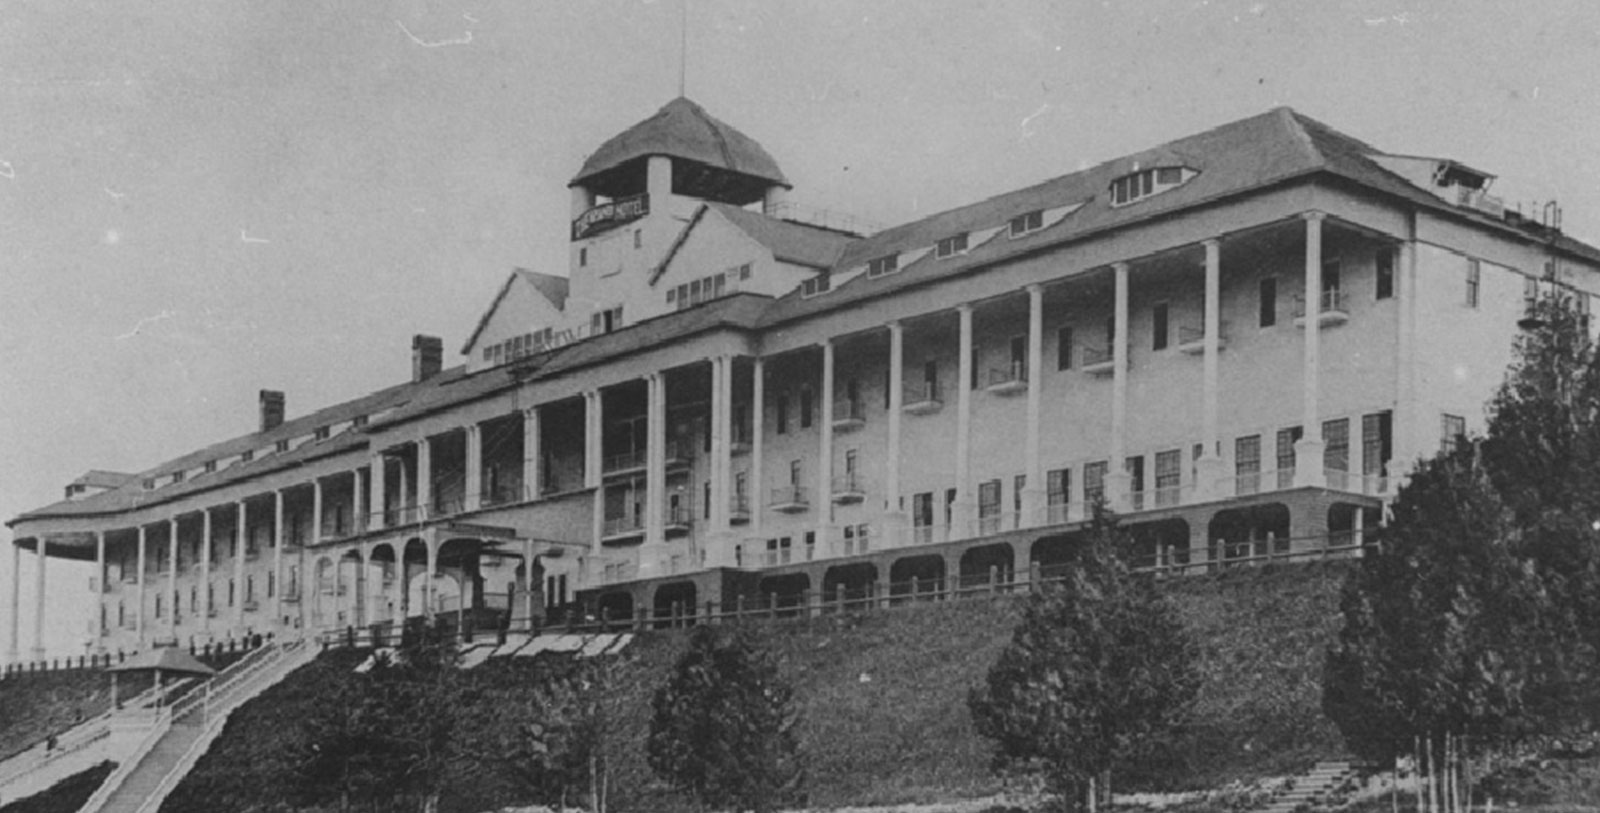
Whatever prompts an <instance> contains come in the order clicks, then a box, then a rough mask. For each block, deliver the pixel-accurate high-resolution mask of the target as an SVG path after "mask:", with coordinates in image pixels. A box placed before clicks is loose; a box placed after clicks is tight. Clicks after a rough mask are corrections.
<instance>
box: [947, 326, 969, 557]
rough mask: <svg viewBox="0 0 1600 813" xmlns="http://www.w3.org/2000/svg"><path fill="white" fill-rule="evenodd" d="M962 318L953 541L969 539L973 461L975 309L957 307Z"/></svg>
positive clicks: (958, 374)
mask: <svg viewBox="0 0 1600 813" xmlns="http://www.w3.org/2000/svg"><path fill="white" fill-rule="evenodd" d="M956 313H957V315H958V316H959V317H960V324H961V340H960V344H959V348H960V349H959V350H958V351H957V352H958V354H959V359H958V362H957V373H956V393H957V395H956V503H955V506H954V510H953V511H952V512H951V526H952V527H951V528H950V538H952V539H957V538H963V537H966V536H968V535H969V529H968V527H967V526H968V525H970V524H971V522H970V520H971V511H970V510H969V508H970V503H971V499H970V495H971V492H972V483H971V482H970V479H971V476H972V475H971V472H970V471H969V469H968V466H969V465H970V462H971V457H972V306H971V305H970V304H965V303H963V304H961V305H957V306H956Z"/></svg>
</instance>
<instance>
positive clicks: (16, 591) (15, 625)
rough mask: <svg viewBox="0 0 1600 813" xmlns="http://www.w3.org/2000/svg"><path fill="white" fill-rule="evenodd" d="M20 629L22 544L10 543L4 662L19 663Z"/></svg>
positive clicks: (20, 650)
mask: <svg viewBox="0 0 1600 813" xmlns="http://www.w3.org/2000/svg"><path fill="white" fill-rule="evenodd" d="M21 629H22V546H20V545H18V544H17V543H16V542H14V541H13V542H12V543H11V635H10V637H8V638H7V639H6V663H11V664H15V663H19V662H20V661H21V659H22V649H21V646H20V641H19V638H18V636H19V633H20V632H21Z"/></svg>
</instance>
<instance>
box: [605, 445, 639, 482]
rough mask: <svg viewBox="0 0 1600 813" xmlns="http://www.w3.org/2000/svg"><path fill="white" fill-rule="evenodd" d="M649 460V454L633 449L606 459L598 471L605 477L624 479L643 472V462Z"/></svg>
mask: <svg viewBox="0 0 1600 813" xmlns="http://www.w3.org/2000/svg"><path fill="white" fill-rule="evenodd" d="M649 459H650V454H649V452H648V451H646V450H645V449H643V448H639V449H633V450H631V451H627V452H623V453H621V454H614V455H610V456H608V457H606V458H605V459H604V460H602V461H601V463H600V471H601V472H602V473H603V474H604V475H605V476H606V477H625V476H627V475H630V474H638V473H639V472H642V471H644V469H645V462H646V461H648V460H649Z"/></svg>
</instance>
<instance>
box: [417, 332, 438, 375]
mask: <svg viewBox="0 0 1600 813" xmlns="http://www.w3.org/2000/svg"><path fill="white" fill-rule="evenodd" d="M442 369H444V340H443V339H440V338H439V337H438V336H423V335H421V334H418V335H416V336H412V337H411V380H412V381H426V380H427V379H430V378H432V377H434V376H436V375H438V374H439V371H440V370H442Z"/></svg>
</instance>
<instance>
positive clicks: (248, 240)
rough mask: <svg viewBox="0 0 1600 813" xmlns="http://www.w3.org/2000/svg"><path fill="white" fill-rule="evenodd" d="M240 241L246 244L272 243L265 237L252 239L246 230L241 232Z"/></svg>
mask: <svg viewBox="0 0 1600 813" xmlns="http://www.w3.org/2000/svg"><path fill="white" fill-rule="evenodd" d="M239 240H240V242H244V243H270V242H272V241H271V240H268V239H267V238H265V237H251V236H250V235H249V233H247V232H246V231H245V230H244V229H240V230H239Z"/></svg>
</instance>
